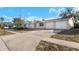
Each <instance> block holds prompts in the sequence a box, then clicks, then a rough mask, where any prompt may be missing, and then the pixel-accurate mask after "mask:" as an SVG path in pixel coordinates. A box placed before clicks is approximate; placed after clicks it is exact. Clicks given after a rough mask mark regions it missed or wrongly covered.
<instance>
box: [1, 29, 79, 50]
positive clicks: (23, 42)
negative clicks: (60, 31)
mask: <svg viewBox="0 0 79 59" xmlns="http://www.w3.org/2000/svg"><path fill="white" fill-rule="evenodd" d="M54 34H55V33H53V32H52V31H51V30H50V31H49V30H41V31H40V30H39V31H28V32H25V33H17V34H13V35H8V36H1V38H2V40H3V41H4V42H3V41H2V40H0V50H10V51H33V50H35V48H36V46H37V45H38V44H39V42H40V41H41V40H45V41H48V42H51V43H55V44H59V45H63V46H67V47H72V48H77V49H79V43H75V42H69V41H64V40H59V39H52V38H49V37H50V36H51V35H54ZM4 43H5V44H4Z"/></svg>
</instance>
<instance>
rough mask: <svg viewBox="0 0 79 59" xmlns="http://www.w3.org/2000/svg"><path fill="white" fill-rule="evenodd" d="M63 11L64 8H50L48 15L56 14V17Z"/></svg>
mask: <svg viewBox="0 0 79 59" xmlns="http://www.w3.org/2000/svg"><path fill="white" fill-rule="evenodd" d="M63 11H65V8H64V7H61V8H58V9H56V8H50V9H49V14H56V15H59V14H60V13H61V12H63Z"/></svg>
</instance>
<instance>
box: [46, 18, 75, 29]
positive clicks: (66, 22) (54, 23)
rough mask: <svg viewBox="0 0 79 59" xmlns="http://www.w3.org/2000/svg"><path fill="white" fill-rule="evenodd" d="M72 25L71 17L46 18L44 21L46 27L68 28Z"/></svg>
mask: <svg viewBox="0 0 79 59" xmlns="http://www.w3.org/2000/svg"><path fill="white" fill-rule="evenodd" d="M72 27H74V21H73V18H66V19H55V20H47V21H46V22H45V28H46V29H70V28H72Z"/></svg>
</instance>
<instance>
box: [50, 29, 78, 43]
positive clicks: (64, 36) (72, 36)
mask: <svg viewBox="0 0 79 59" xmlns="http://www.w3.org/2000/svg"><path fill="white" fill-rule="evenodd" d="M51 38H56V39H61V40H67V41H73V42H78V43H79V29H70V30H65V31H61V32H59V33H57V34H55V35H52V36H51Z"/></svg>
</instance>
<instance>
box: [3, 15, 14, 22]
mask: <svg viewBox="0 0 79 59" xmlns="http://www.w3.org/2000/svg"><path fill="white" fill-rule="evenodd" d="M2 17H4V19H5V21H12V19H13V18H12V17H9V16H6V15H3V16H2Z"/></svg>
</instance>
